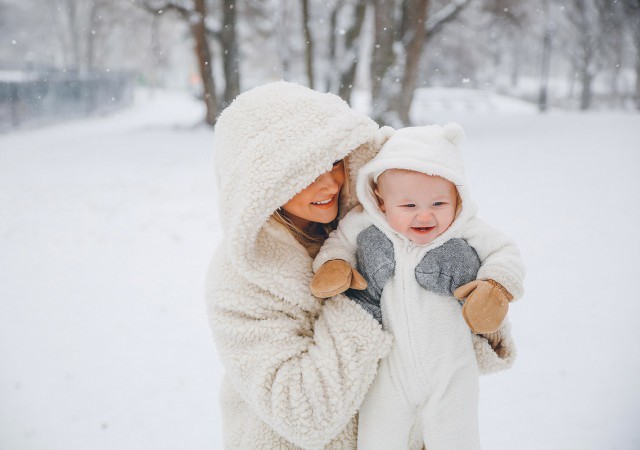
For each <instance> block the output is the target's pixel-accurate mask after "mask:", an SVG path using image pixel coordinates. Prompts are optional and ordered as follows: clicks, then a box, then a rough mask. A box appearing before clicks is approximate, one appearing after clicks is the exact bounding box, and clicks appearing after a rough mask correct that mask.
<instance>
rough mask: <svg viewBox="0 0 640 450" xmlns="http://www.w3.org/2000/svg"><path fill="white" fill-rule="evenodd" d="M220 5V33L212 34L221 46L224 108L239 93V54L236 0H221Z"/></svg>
mask: <svg viewBox="0 0 640 450" xmlns="http://www.w3.org/2000/svg"><path fill="white" fill-rule="evenodd" d="M222 5H223V8H222V30H221V31H220V33H213V34H214V36H216V37H218V42H219V44H220V46H221V47H222V62H223V64H222V65H223V68H224V82H225V84H224V96H223V98H222V107H223V108H224V107H226V106H227V105H229V104H230V103H231V102H232V101H233V99H234V98H236V96H237V95H238V94H239V93H240V55H239V54H238V39H237V35H236V9H237V8H236V0H223V2H222Z"/></svg>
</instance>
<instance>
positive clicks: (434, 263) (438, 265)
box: [415, 238, 480, 295]
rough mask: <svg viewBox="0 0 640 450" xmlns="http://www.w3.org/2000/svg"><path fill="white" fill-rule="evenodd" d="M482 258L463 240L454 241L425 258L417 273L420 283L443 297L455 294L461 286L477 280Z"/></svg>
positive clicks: (429, 253) (417, 268) (434, 250)
mask: <svg viewBox="0 0 640 450" xmlns="http://www.w3.org/2000/svg"><path fill="white" fill-rule="evenodd" d="M479 269H480V258H478V254H477V253H476V251H475V250H474V249H473V247H471V246H470V245H469V244H467V241H465V240H464V239H457V238H456V239H451V240H449V241H447V242H445V243H444V244H442V245H441V246H440V247H438V248H435V249H433V250H431V251H429V252H427V254H426V255H424V258H422V261H420V263H419V264H418V266H417V267H416V270H415V274H416V280H417V281H418V284H419V285H420V286H422V287H423V288H425V289H426V290H428V291H431V292H435V293H436V294H440V295H453V291H455V290H456V289H457V288H458V287H460V286H462V285H463V284H467V283H469V282H471V281H473V280H475V279H476V275H477V274H478V270H479Z"/></svg>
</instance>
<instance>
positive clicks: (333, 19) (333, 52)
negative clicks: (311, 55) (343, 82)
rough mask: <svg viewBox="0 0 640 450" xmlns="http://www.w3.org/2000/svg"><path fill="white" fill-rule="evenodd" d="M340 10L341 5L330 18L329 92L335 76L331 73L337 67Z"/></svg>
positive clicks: (337, 5) (327, 76)
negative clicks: (337, 28) (337, 35)
mask: <svg viewBox="0 0 640 450" xmlns="http://www.w3.org/2000/svg"><path fill="white" fill-rule="evenodd" d="M339 10H340V3H337V4H336V5H335V8H334V9H333V10H332V11H331V16H330V17H329V64H328V65H327V66H328V67H329V70H328V71H327V72H326V80H327V90H331V86H332V84H333V83H332V80H333V79H334V74H333V73H332V72H331V67H334V66H335V65H336V41H337V39H336V34H337V30H336V27H337V26H338V11H339Z"/></svg>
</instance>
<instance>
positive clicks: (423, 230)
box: [411, 226, 435, 233]
mask: <svg viewBox="0 0 640 450" xmlns="http://www.w3.org/2000/svg"><path fill="white" fill-rule="evenodd" d="M434 228H435V226H433V227H411V229H412V230H413V231H415V232H417V233H428V232H429V231H431V230H433V229H434Z"/></svg>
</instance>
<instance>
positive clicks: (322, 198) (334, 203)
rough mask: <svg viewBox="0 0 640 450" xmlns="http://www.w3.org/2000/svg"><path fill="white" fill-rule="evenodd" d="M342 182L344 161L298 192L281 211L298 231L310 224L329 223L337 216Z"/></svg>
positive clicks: (343, 178) (335, 164)
mask: <svg viewBox="0 0 640 450" xmlns="http://www.w3.org/2000/svg"><path fill="white" fill-rule="evenodd" d="M344 180H345V175H344V160H340V161H336V162H335V163H333V168H332V169H331V170H330V171H328V172H325V173H323V174H322V175H320V176H319V177H318V178H316V180H315V181H314V182H313V183H311V184H310V185H309V186H307V187H306V188H305V189H303V190H302V191H300V192H298V193H297V194H296V195H295V197H293V198H292V199H291V200H289V201H288V202H287V203H285V204H284V205H283V206H282V209H284V211H285V213H286V214H287V217H288V218H289V219H290V220H291V221H292V222H293V224H294V225H295V226H296V227H298V228H299V229H300V230H304V229H306V228H307V227H308V226H309V225H310V224H311V222H318V223H329V222H331V221H333V220H334V219H335V218H336V216H337V215H338V197H339V195H340V190H341V189H342V185H343V184H344Z"/></svg>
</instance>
